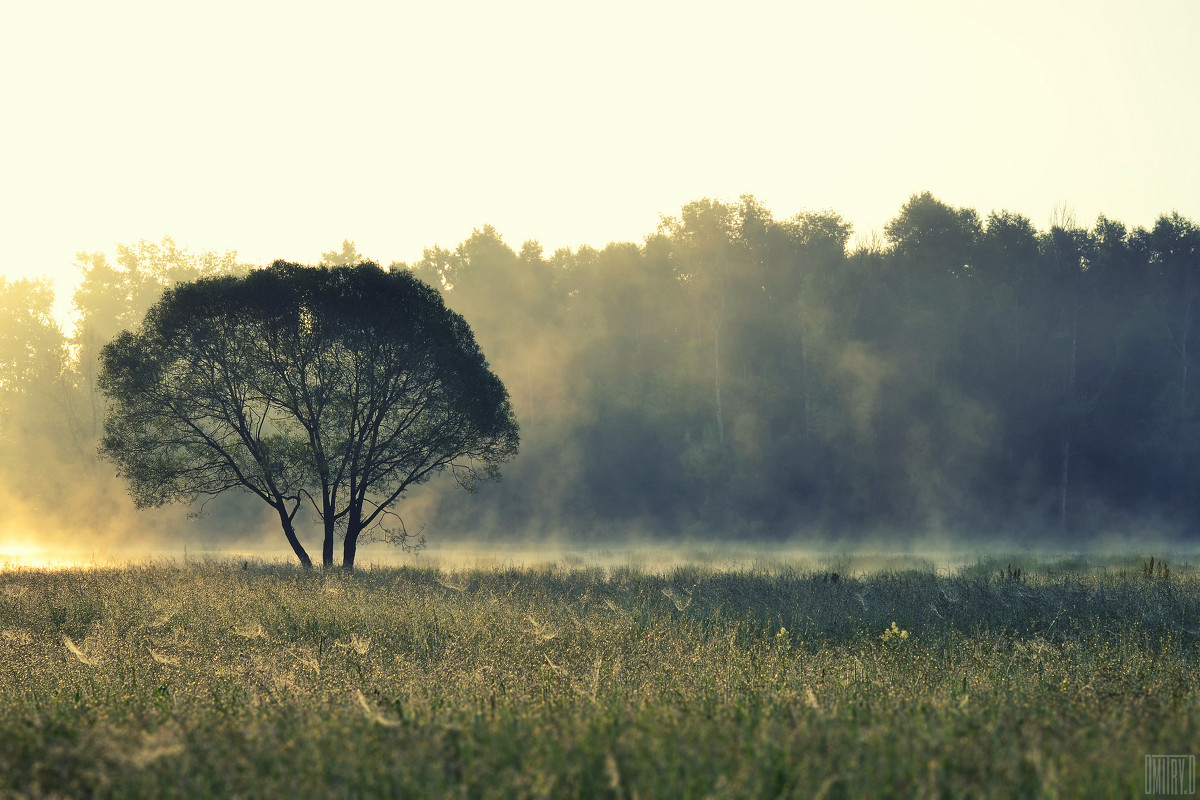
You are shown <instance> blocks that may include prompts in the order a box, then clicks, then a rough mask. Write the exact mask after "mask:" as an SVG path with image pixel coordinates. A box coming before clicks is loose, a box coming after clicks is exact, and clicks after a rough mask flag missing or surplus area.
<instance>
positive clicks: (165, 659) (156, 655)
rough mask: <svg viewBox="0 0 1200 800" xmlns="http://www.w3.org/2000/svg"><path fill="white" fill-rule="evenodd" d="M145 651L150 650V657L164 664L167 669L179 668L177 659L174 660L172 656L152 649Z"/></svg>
mask: <svg viewBox="0 0 1200 800" xmlns="http://www.w3.org/2000/svg"><path fill="white" fill-rule="evenodd" d="M147 649H149V650H150V657H151V658H153V659H154V660H155V661H157V662H158V663H160V664H166V665H167V666H168V667H178V666H179V659H178V658H174V657H173V656H169V655H167V654H165V653H160V652H158V651H157V650H154V649H153V648H147Z"/></svg>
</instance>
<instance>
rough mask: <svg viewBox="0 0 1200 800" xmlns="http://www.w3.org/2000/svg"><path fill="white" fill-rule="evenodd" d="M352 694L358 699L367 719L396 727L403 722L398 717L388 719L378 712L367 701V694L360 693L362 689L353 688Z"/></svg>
mask: <svg viewBox="0 0 1200 800" xmlns="http://www.w3.org/2000/svg"><path fill="white" fill-rule="evenodd" d="M354 694H355V696H356V698H357V700H358V705H359V707H360V708H362V710H363V713H364V714H366V715H367V719H369V720H371V721H372V722H374V723H376V724H378V725H382V726H383V727H385V728H397V727H399V726H400V725H402V724H403V723H402V722H401V721H400V720H398V719H389V718H388V717H385V716H384V715H383V714H381V713H380V712H379V710H378V709H376V708H373V707H372V706H371V704H370V703H369V702H367V696H366V695H364V694H363V693H362V689H355V690H354Z"/></svg>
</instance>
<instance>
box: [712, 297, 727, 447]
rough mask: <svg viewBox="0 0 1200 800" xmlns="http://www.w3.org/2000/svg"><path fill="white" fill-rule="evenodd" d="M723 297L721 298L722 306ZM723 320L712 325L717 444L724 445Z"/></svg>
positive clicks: (719, 318)
mask: <svg viewBox="0 0 1200 800" xmlns="http://www.w3.org/2000/svg"><path fill="white" fill-rule="evenodd" d="M724 299H725V298H724V297H722V298H721V300H722V306H723V305H724ZM723 321H724V320H722V319H721V317H717V321H716V324H714V325H713V380H714V382H715V383H716V387H717V442H718V443H719V444H722V445H723V444H725V420H724V418H723V417H722V413H721V323H722V322H723Z"/></svg>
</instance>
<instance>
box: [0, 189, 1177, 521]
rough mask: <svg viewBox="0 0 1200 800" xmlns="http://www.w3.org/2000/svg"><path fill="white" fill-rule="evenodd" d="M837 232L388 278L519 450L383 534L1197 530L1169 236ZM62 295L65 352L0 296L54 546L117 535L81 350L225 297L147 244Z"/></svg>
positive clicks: (929, 213) (758, 231) (735, 206)
mask: <svg viewBox="0 0 1200 800" xmlns="http://www.w3.org/2000/svg"><path fill="white" fill-rule="evenodd" d="M852 232H853V231H852V228H851V225H850V224H849V223H848V222H847V221H846V220H845V219H843V218H842V217H841V216H840V215H839V214H837V213H834V212H812V213H803V214H799V215H796V216H794V217H791V218H788V219H783V220H779V219H775V218H774V216H773V215H772V214H771V212H770V211H769V210H768V209H767V208H765V207H764V206H763V205H762V204H760V203H759V202H758V201H756V200H755V199H754V198H753V197H749V196H745V197H742V198H740V200H738V201H737V202H720V201H715V200H707V199H706V200H700V201H696V202H693V203H690V204H688V205H687V206H685V207H684V208H683V209H682V210H681V212H680V213H679V215H678V216H674V217H664V218H663V219H662V220H661V222H660V224H659V226H658V229H657V230H656V231H655V232H654V233H652V234H650V235H648V236H647V237H646V238H645V239H644V241H643V242H641V243H613V244H610V245H608V246H606V247H605V248H603V249H595V248H591V247H586V246H585V247H579V248H577V249H569V248H564V249H560V250H557V251H555V252H553V253H550V254H547V253H546V252H544V251H543V249H542V248H541V247H540V246H539V245H538V243H537V242H534V241H530V242H526V243H524V244H523V245H522V246H521V248H520V249H519V250H514V249H513V248H512V247H511V246H509V245H508V244H507V243H505V242H504V241H503V238H502V237H501V235H500V234H499V233H498V232H497V231H496V230H494V229H493V228H491V227H487V226H485V227H483V228H481V229H477V230H476V231H475V232H474V233H473V234H472V235H471V236H470V238H468V239H467V240H466V241H464V242H462V243H461V244H459V245H458V246H457V247H455V248H454V249H452V250H451V249H446V248H442V247H431V248H428V249H426V250H425V252H424V254H423V257H422V258H421V259H420V260H419V261H418V262H416V263H413V264H402V263H393V264H392V265H390V266H391V268H392V269H411V270H413V271H414V272H415V273H416V274H417V275H418V276H420V277H421V278H422V279H424V280H425V281H427V282H428V283H430V284H431V285H433V286H436V287H438V288H439V289H440V290H441V291H442V292H443V293H444V296H445V298H446V302H447V304H448V305H449V306H450V307H451V308H453V309H454V310H456V311H458V312H459V313H461V314H462V315H463V316H464V317H465V318H466V320H467V322H468V323H469V324H470V325H471V326H472V328H473V329H474V331H475V333H476V336H477V339H478V341H479V343H480V345H481V347H482V348H483V351H484V353H485V354H486V355H487V357H488V359H489V360H490V362H491V364H492V366H493V368H494V369H495V371H496V373H497V374H498V375H499V376H500V377H501V379H502V380H503V381H504V383H505V385H506V386H507V388H508V391H509V394H510V395H511V398H512V401H513V406H514V408H515V410H516V413H517V417H518V419H519V420H520V423H521V428H522V431H521V432H522V451H521V454H520V455H519V456H518V457H517V458H516V459H515V460H513V461H512V462H511V463H510V464H508V465H507V467H506V468H505V470H504V481H503V482H502V483H501V484H499V485H497V486H490V487H487V488H485V489H484V490H482V491H481V492H480V493H479V494H478V495H476V496H472V497H463V496H461V495H456V494H455V493H453V492H452V491H443V490H444V489H446V488H447V487H440V486H439V485H438V484H437V483H436V482H435V483H434V484H431V485H429V486H427V487H423V489H422V491H421V492H419V493H418V494H416V495H415V496H414V497H413V498H412V499H411V500H410V501H409V505H408V515H409V516H408V521H409V524H410V527H411V526H413V525H416V526H417V527H423V528H424V529H425V531H426V534H427V535H429V536H430V537H431V541H437V539H438V538H439V537H446V538H448V539H453V538H458V537H461V536H464V535H474V536H482V537H486V538H492V539H496V540H503V539H505V538H513V537H527V536H529V537H541V536H546V535H557V536H564V537H569V538H574V539H592V540H597V539H602V538H605V537H608V536H614V535H623V534H629V533H633V534H637V535H640V536H643V537H652V536H664V537H667V536H675V535H680V534H694V535H700V536H707V537H712V538H722V539H745V538H755V539H785V538H793V537H795V538H799V539H803V538H804V537H806V536H822V537H827V536H837V537H848V538H855V537H858V536H862V535H867V534H895V535H902V534H921V533H925V532H930V531H945V532H949V533H951V534H959V535H963V536H968V535H973V534H985V535H996V536H1009V537H1013V538H1016V539H1021V538H1027V537H1032V536H1043V535H1045V534H1047V533H1054V534H1055V535H1057V536H1060V537H1062V539H1061V540H1062V541H1084V540H1086V539H1088V538H1089V537H1092V536H1093V535H1096V534H1104V533H1113V532H1120V531H1122V530H1131V529H1135V528H1141V527H1145V526H1154V527H1155V528H1156V529H1169V530H1171V531H1174V532H1177V533H1187V532H1188V531H1190V530H1191V528H1192V527H1193V526H1194V525H1195V523H1196V522H1197V521H1200V506H1198V505H1197V490H1196V486H1195V483H1196V481H1195V478H1196V476H1197V468H1198V467H1200V375H1198V374H1197V373H1198V372H1200V364H1198V365H1197V368H1193V367H1192V362H1193V361H1195V360H1197V352H1196V351H1197V344H1198V343H1197V341H1196V340H1197V331H1196V330H1195V329H1196V328H1197V327H1198V325H1197V321H1196V318H1197V317H1198V316H1200V308H1198V307H1197V306H1200V279H1198V277H1200V228H1198V227H1197V226H1196V224H1195V223H1193V222H1192V221H1190V220H1188V219H1186V218H1183V217H1181V216H1180V215H1178V214H1174V213H1172V214H1166V215H1163V216H1161V217H1160V218H1159V219H1158V220H1157V221H1156V222H1155V224H1154V225H1153V227H1152V228H1150V229H1146V228H1135V229H1132V230H1130V229H1129V228H1127V227H1126V226H1125V225H1123V224H1122V223H1120V222H1117V221H1115V220H1110V219H1108V218H1107V217H1104V216H1101V217H1100V218H1099V219H1098V220H1096V222H1095V223H1094V224H1093V225H1092V226H1091V227H1084V226H1082V225H1079V224H1078V223H1076V222H1075V221H1074V220H1073V219H1071V218H1070V217H1069V216H1068V215H1065V214H1060V215H1058V219H1056V220H1055V221H1054V222H1053V224H1051V225H1050V226H1049V229H1048V230H1039V229H1038V228H1037V227H1035V226H1034V225H1033V224H1032V223H1031V221H1030V220H1029V219H1028V218H1026V217H1023V216H1021V215H1019V214H1015V213H1010V212H1007V211H999V212H992V213H990V214H988V215H987V217H986V218H984V217H981V216H980V214H979V213H978V212H976V211H975V210H973V209H969V208H954V207H952V206H950V205H948V204H946V203H944V202H942V201H940V200H939V199H937V198H935V197H933V196H932V195H930V194H928V193H924V194H919V195H914V196H913V197H912V198H910V199H909V201H908V202H907V203H905V204H904V205H903V207H902V208H901V209H900V211H899V213H898V214H897V216H896V217H895V218H894V219H892V220H891V221H890V222H889V223H888V224H887V225H886V226H885V228H884V231H883V237H882V238H880V237H875V238H873V239H869V240H867V241H866V243H863V244H859V245H856V246H854V247H850V241H851V234H852ZM368 255H369V254H368ZM361 259H362V256H361V255H360V254H359V253H358V252H357V251H356V250H355V248H354V246H353V244H352V243H350V242H346V243H344V245H343V247H342V249H341V250H336V251H331V252H329V253H326V254H325V255H324V263H327V264H330V265H340V264H346V263H356V262H357V261H359V260H361ZM76 265H77V267H78V269H79V270H80V272H81V277H82V281H81V284H80V288H79V289H78V291H77V293H76V294H75V297H74V305H75V309H76V312H77V324H76V327H75V330H74V331H72V332H69V333H65V332H63V331H61V330H60V329H59V328H58V327H57V325H56V324H55V322H54V320H53V316H52V313H51V308H52V303H53V294H52V289H51V286H50V284H49V283H48V282H46V281H28V280H19V281H7V282H5V283H4V284H3V285H2V287H0V289H2V291H0V348H2V350H0V370H2V374H0V392H2V408H0V411H2V416H0V448H2V449H3V454H4V459H3V462H2V467H0V468H2V469H3V470H4V473H5V474H4V476H3V480H4V485H5V487H6V488H7V490H8V494H9V495H10V497H13V498H19V499H20V501H21V502H24V503H26V504H27V505H28V506H29V508H30V510H31V511H34V512H35V513H37V514H38V515H45V516H47V517H49V518H56V519H60V520H61V521H62V522H63V523H70V522H71V521H72V520H74V519H75V518H76V517H79V515H81V514H84V513H88V514H91V513H94V510H95V509H96V508H105V509H111V510H112V511H113V513H117V512H119V510H120V509H122V508H125V507H127V506H128V505H129V502H128V500H126V499H125V497H124V494H123V493H124V489H123V486H122V485H121V484H120V482H118V481H115V480H113V479H112V475H111V473H112V466H111V465H109V464H105V463H103V462H98V461H97V460H96V456H95V445H96V439H97V436H98V435H99V432H100V424H101V420H102V417H103V398H102V396H101V395H100V394H99V393H98V392H97V389H96V386H95V375H96V355H97V351H98V348H99V347H100V346H101V345H102V344H103V343H104V342H106V341H107V340H108V339H109V338H111V337H112V336H113V335H114V334H115V333H117V332H118V331H120V330H122V329H124V328H128V327H130V326H133V325H136V324H137V322H138V320H139V319H140V318H141V316H142V315H143V314H144V313H145V311H146V309H147V308H149V306H150V305H151V304H153V302H154V301H155V300H156V299H157V298H158V297H159V296H160V295H161V293H162V291H163V289H164V288H165V287H167V286H170V285H173V284H174V283H175V282H177V281H180V280H190V279H193V278H196V277H200V276H203V275H210V274H218V273H221V272H237V271H245V270H248V269H251V268H252V267H251V266H249V265H245V264H239V263H238V262H237V259H236V256H235V255H234V254H232V253H227V254H224V255H218V254H212V253H205V254H193V253H190V252H188V251H186V250H182V249H179V248H177V247H176V246H175V245H174V243H173V242H172V241H171V240H169V239H166V240H164V241H163V242H162V243H151V242H141V243H138V244H136V245H122V246H118V247H117V249H116V257H115V258H114V259H111V260H110V259H109V258H108V257H107V256H106V255H104V254H101V253H93V254H88V253H82V254H80V255H79V257H78V259H77V262H76ZM404 510H405V509H404V507H402V508H401V511H402V512H403V511H404ZM199 524H205V523H204V522H201V523H199ZM208 524H209V525H210V526H212V527H214V528H216V529H219V527H220V524H221V518H220V517H219V516H218V517H217V518H216V519H211V520H210V521H209V523H208ZM214 535H216V536H219V535H220V530H215V533H214Z"/></svg>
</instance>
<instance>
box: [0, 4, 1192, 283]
mask: <svg viewBox="0 0 1200 800" xmlns="http://www.w3.org/2000/svg"><path fill="white" fill-rule="evenodd" d="M1198 36H1200V3H1198V2H1194V0H1182V1H1180V2H1165V1H1162V2H1153V1H1152V2H1146V3H1132V2H1120V3H1117V2H1102V1H1101V0H1088V1H1087V2H1069V3H1055V2H1047V0H1034V1H1033V2H1024V1H1022V2H1012V1H1011V0H1010V1H1009V2H1003V3H997V2H987V3H983V2H979V3H975V2H970V3H968V2H928V1H924V2H894V0H890V1H888V2H868V1H867V0H854V1H853V2H848V1H847V0H839V1H838V2H828V1H825V2H819V3H816V2H803V0H790V2H754V0H741V1H740V2H737V3H734V2H728V0H727V1H726V2H721V3H709V2H698V0H688V2H655V0H636V1H635V2H625V1H624V0H610V1H609V2H605V3H592V4H586V5H585V4H580V3H566V2H562V0H552V1H549V2H520V1H519V2H505V3H498V2H446V1H445V0H442V1H441V2H436V3H434V2H421V3H414V2H373V3H356V2H346V1H345V0H343V1H342V2H338V3H328V2H322V3H307V2H295V1H294V0H293V2H286V3H282V2H281V3H256V2H253V1H252V0H237V1H236V2H205V3H189V4H177V3H163V2H161V1H160V0H155V2H127V1H125V0H108V1H107V2H65V3H35V2H26V3H16V2H10V3H6V4H5V5H4V7H3V12H2V13H0V75H3V78H0V81H2V82H0V108H2V109H3V117H2V118H0V119H2V125H0V144H2V145H3V147H2V155H0V237H2V239H3V245H4V251H3V256H4V261H3V265H2V268H3V271H4V272H5V273H6V274H8V275H10V276H20V275H38V274H48V275H53V276H56V277H58V278H59V279H60V280H61V281H70V280H73V278H74V274H73V271H72V270H71V262H72V261H73V258H74V254H75V253H76V252H77V251H80V250H89V251H93V250H105V251H109V252H111V250H112V246H113V244H114V243H115V242H135V241H137V240H138V239H142V238H147V239H155V240H157V239H160V238H161V237H162V236H164V235H168V234H169V235H171V236H173V237H174V238H175V239H176V241H177V242H178V243H179V244H181V245H183V246H186V247H188V248H190V249H193V250H204V249H213V250H219V251H224V250H236V251H238V253H239V255H240V256H241V258H242V260H244V261H249V262H257V263H265V262H269V261H270V260H272V259H274V258H288V259H290V260H297V261H305V262H315V261H316V260H317V259H318V258H319V254H320V253H321V252H322V251H324V250H329V249H333V248H335V247H336V246H338V245H339V244H340V242H341V240H342V239H343V238H351V239H353V240H355V241H356V242H357V244H358V249H359V251H360V252H362V253H364V254H365V255H367V256H370V257H372V258H374V259H376V260H379V261H381V262H383V263H385V264H386V263H388V262H390V261H392V260H400V261H412V260H415V259H416V258H419V257H420V254H421V250H422V248H423V247H425V246H427V245H432V244H435V243H436V244H442V245H445V246H451V247H452V246H453V245H455V244H457V243H458V242H459V241H461V240H462V239H464V238H466V237H467V236H469V235H470V233H471V230H472V228H474V227H478V226H481V225H483V224H485V223H490V224H492V225H495V226H496V228H497V229H498V230H499V231H500V233H501V234H502V235H503V236H504V237H505V240H506V241H507V242H509V244H511V245H512V246H513V247H514V248H516V247H519V246H520V244H521V242H522V241H524V240H525V239H527V238H537V239H539V240H540V241H541V242H542V244H543V245H544V246H545V247H546V249H547V251H550V250H553V249H554V248H556V247H562V246H569V247H576V246H578V245H580V244H585V243H586V244H592V245H596V246H602V245H604V244H606V243H607V242H609V241H614V240H634V241H640V240H641V238H642V237H643V236H645V235H646V234H648V233H650V232H652V231H653V230H654V228H655V226H656V224H657V221H658V215H659V214H660V213H666V214H674V213H677V212H678V210H679V208H680V206H681V205H683V204H684V203H686V202H688V201H689V200H693V199H696V198H700V197H715V198H721V199H736V197H737V196H738V195H740V194H743V193H749V194H754V195H755V196H757V197H758V199H759V200H761V201H762V202H764V203H765V204H766V205H767V206H768V207H769V208H771V209H772V210H773V211H774V212H775V214H776V216H778V217H786V216H790V215H792V214H794V213H796V212H798V211H802V210H810V209H822V208H832V209H834V210H836V211H839V212H841V213H842V214H843V215H844V216H845V217H846V218H847V219H849V220H850V221H851V222H852V223H854V225H855V228H856V230H857V231H859V232H860V233H867V232H870V231H871V230H872V229H876V230H878V229H881V228H882V226H883V224H884V223H885V222H886V221H887V220H888V219H890V218H891V217H892V216H894V215H895V213H896V212H897V210H898V209H899V208H900V206H901V204H902V203H903V202H904V201H905V200H906V199H907V198H908V197H909V196H910V195H911V194H912V193H914V192H918V191H922V190H925V189H928V190H930V191H932V192H933V193H934V194H935V195H937V196H938V197H940V198H941V199H942V200H944V201H946V202H948V203H951V204H953V205H956V206H972V207H974V208H976V209H978V210H979V211H980V212H981V213H982V214H984V215H986V213H987V212H988V211H990V210H992V209H999V208H1007V209H1010V210H1013V211H1018V212H1021V213H1023V214H1025V215H1027V216H1029V217H1030V218H1031V219H1032V220H1033V221H1034V223H1035V224H1036V225H1038V226H1039V227H1044V226H1045V225H1046V224H1047V222H1048V221H1049V219H1050V217H1051V215H1052V214H1053V213H1054V210H1055V208H1056V207H1059V206H1064V205H1065V206H1067V207H1068V208H1070V209H1071V210H1073V211H1074V212H1075V214H1076V216H1077V218H1078V220H1079V221H1080V222H1082V223H1089V224H1090V223H1091V222H1092V221H1093V220H1094V219H1095V217H1096V215H1097V214H1098V213H1100V212H1104V213H1106V214H1107V215H1109V216H1110V217H1115V218H1117V219H1120V220H1122V221H1124V222H1126V223H1128V224H1130V225H1133V226H1136V225H1150V224H1152V223H1153V221H1154V219H1155V218H1156V217H1157V216H1158V215H1159V214H1160V213H1162V212H1166V211H1170V210H1172V209H1175V210H1178V211H1179V212H1180V213H1182V214H1184V215H1185V216H1188V217H1191V218H1192V219H1198V220H1200V166H1198V165H1200V156H1198V150H1200V145H1198V144H1197V143H1198V142H1200V133H1198V132H1200V102H1198V100H1200V90H1198V88H1197V79H1198V78H1200V47H1197V46H1196V42H1197V40H1198ZM70 291H71V288H70V285H69V284H66V285H64V284H62V283H60V293H65V294H69V292H70ZM66 300H67V302H69V298H66Z"/></svg>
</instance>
